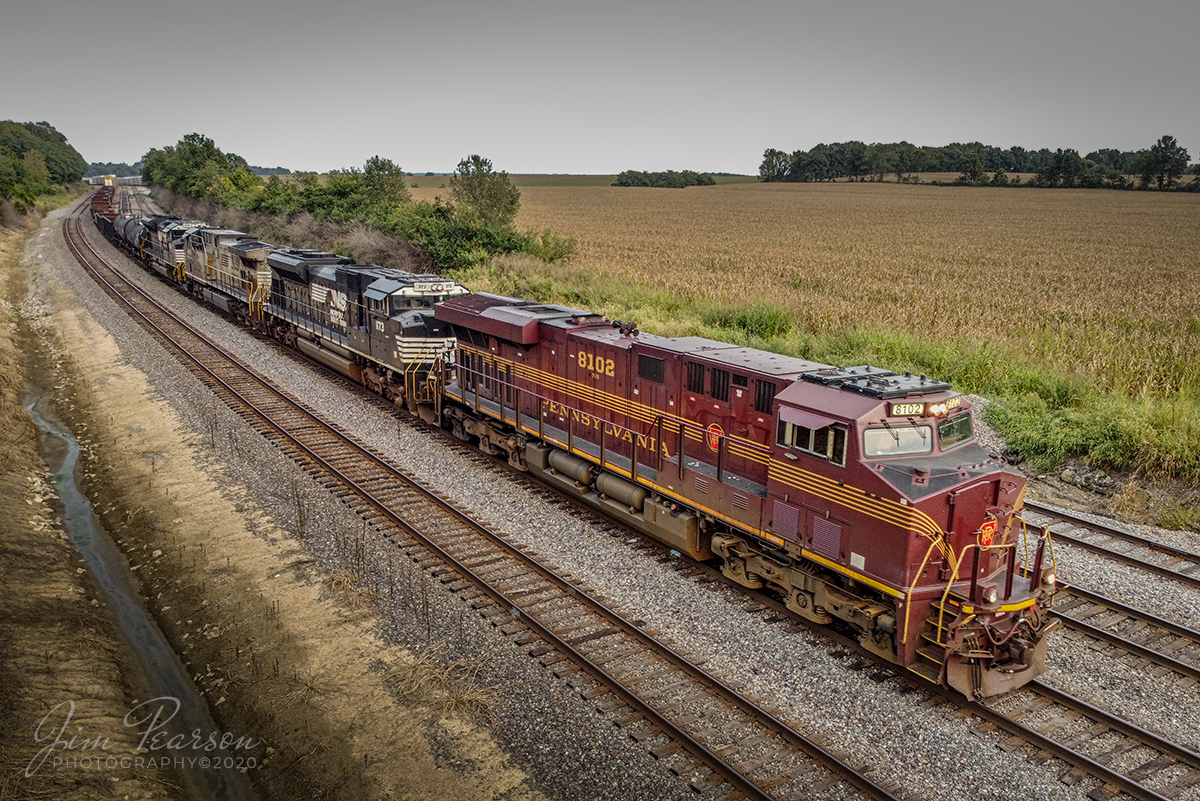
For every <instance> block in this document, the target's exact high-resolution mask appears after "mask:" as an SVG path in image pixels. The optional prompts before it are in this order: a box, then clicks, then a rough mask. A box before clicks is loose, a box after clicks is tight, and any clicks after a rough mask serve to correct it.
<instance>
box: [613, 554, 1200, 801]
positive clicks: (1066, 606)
mask: <svg viewBox="0 0 1200 801" xmlns="http://www.w3.org/2000/svg"><path fill="white" fill-rule="evenodd" d="M637 547H639V548H641V549H644V550H648V551H654V552H659V553H662V554H666V548H665V547H664V546H661V545H659V544H657V543H654V542H651V541H648V540H646V541H643V542H640V543H639V544H638V546H637ZM666 558H667V557H666V556H664V560H665V559H666ZM670 559H671V560H672V561H673V562H674V563H675V564H677V565H678V566H679V567H678V568H677V569H678V570H679V571H680V572H686V573H688V574H691V575H694V576H696V577H699V578H700V580H703V581H711V582H721V583H723V584H724V585H726V586H728V587H729V588H730V589H731V590H733V591H735V592H741V593H745V594H746V595H747V596H748V597H749V598H750V599H751V600H750V601H749V602H748V603H747V606H746V611H747V612H748V613H750V614H753V615H755V616H768V619H770V618H786V619H788V620H791V621H794V622H796V623H797V625H804V626H808V624H807V623H805V622H803V621H802V620H799V619H798V618H796V617H795V616H794V615H792V614H791V613H790V612H789V611H788V610H787V608H786V607H785V606H784V605H783V604H781V603H779V602H777V601H775V600H774V599H772V598H769V597H766V596H762V595H760V594H756V593H753V592H752V591H748V590H745V588H743V587H742V586H741V585H739V584H737V583H735V582H733V581H730V580H729V579H728V578H726V577H725V576H724V575H723V574H722V573H721V572H720V571H719V570H716V569H714V568H712V567H711V566H709V565H705V564H703V563H697V562H692V561H690V560H687V559H686V557H684V558H683V559H682V560H681V559H679V558H677V557H670ZM1061 592H1062V594H1061V595H1056V596H1055V597H1056V601H1055V603H1056V605H1057V604H1059V603H1060V602H1061V603H1062V606H1063V610H1064V611H1063V617H1064V619H1068V615H1069V613H1070V612H1071V611H1072V610H1078V612H1077V614H1078V616H1079V617H1081V618H1084V619H1087V618H1091V617H1094V615H1093V614H1089V613H1090V612H1096V613H1097V614H1103V613H1102V612H1100V608H1101V607H1102V608H1103V609H1104V610H1107V615H1106V616H1107V617H1110V618H1111V617H1112V616H1113V615H1115V614H1123V615H1127V618H1126V619H1128V620H1130V621H1132V622H1131V623H1130V624H1129V626H1128V627H1126V630H1127V633H1132V632H1133V631H1135V630H1136V631H1141V632H1156V631H1157V632H1162V634H1161V636H1159V637H1149V635H1147V636H1148V638H1149V639H1148V640H1147V641H1148V642H1150V643H1151V644H1154V643H1160V644H1161V643H1167V642H1170V643H1177V642H1183V643H1185V646H1184V647H1183V648H1176V649H1172V648H1170V647H1169V646H1165V645H1160V648H1161V650H1163V651H1167V650H1176V651H1184V650H1187V649H1192V648H1195V645H1194V643H1196V642H1197V639H1196V638H1197V636H1198V635H1197V632H1194V631H1192V630H1190V629H1187V628H1186V627H1183V626H1179V625H1178V624H1174V623H1171V622H1170V621H1163V620H1160V619H1158V618H1155V617H1154V616H1152V615H1149V614H1147V613H1145V612H1141V611H1139V610H1136V609H1132V608H1131V607H1122V606H1121V605H1119V604H1116V602H1114V601H1111V599H1105V598H1103V597H1102V596H1098V595H1095V594H1094V593H1089V592H1087V591H1085V590H1081V589H1077V588H1074V587H1070V586H1065V587H1063V588H1062V589H1061ZM1110 622H1111V621H1110ZM1137 623H1141V624H1142V625H1141V626H1140V627H1138V628H1136V629H1135V628H1134V625H1135V624H1137ZM810 628H813V627H810ZM1092 629H1099V627H1097V626H1087V625H1086V624H1084V625H1083V626H1080V627H1079V630H1080V631H1084V632H1087V633H1088V634H1089V636H1098V638H1102V639H1105V640H1106V641H1107V642H1110V643H1111V644H1113V645H1114V646H1115V647H1117V648H1120V649H1121V650H1124V651H1127V652H1130V653H1135V654H1139V655H1142V654H1141V653H1140V652H1139V650H1138V646H1137V644H1136V643H1134V642H1132V641H1131V640H1129V639H1127V638H1126V637H1123V636H1121V635H1120V634H1116V633H1110V634H1109V635H1108V636H1103V635H1098V634H1097V635H1093V634H1092V632H1091V630H1092ZM814 630H816V631H819V632H820V633H821V634H822V635H823V636H825V637H826V638H827V639H829V640H830V641H831V642H833V643H836V644H837V646H839V648H840V651H841V654H840V655H841V656H842V657H844V658H845V659H846V662H847V665H846V666H847V669H851V670H868V671H873V672H872V678H873V679H875V680H877V681H886V680H890V679H896V680H897V681H899V682H902V683H903V684H904V686H905V687H906V688H907V689H915V690H916V691H918V692H921V693H923V694H927V695H928V696H930V698H931V703H942V704H945V705H947V706H949V707H953V708H955V709H957V710H958V712H959V714H961V715H964V716H968V717H972V718H974V719H976V720H977V726H976V731H977V732H979V733H980V734H991V733H997V732H999V733H1000V736H1002V737H1003V739H1002V740H1001V742H1000V747H1001V748H1003V749H1005V750H1009V751H1017V750H1019V749H1024V750H1025V751H1026V752H1027V753H1026V756H1027V757H1028V758H1029V759H1030V760H1031V761H1033V762H1038V763H1042V762H1046V761H1048V760H1049V759H1051V758H1057V759H1059V760H1061V761H1062V762H1065V763H1066V764H1067V765H1068V766H1069V768H1068V769H1067V770H1066V771H1064V772H1063V773H1062V774H1061V776H1060V780H1061V781H1063V782H1064V783H1068V784H1074V783H1077V782H1079V781H1081V780H1082V779H1083V778H1084V777H1085V776H1091V777H1093V778H1094V779H1096V780H1099V781H1100V782H1101V784H1102V787H1103V788H1104V789H1103V790H1102V791H1101V794H1100V795H1095V794H1093V796H1092V797H1094V798H1102V799H1109V798H1113V797H1117V796H1120V797H1127V798H1136V799H1141V801H1174V799H1182V798H1187V799H1194V798H1200V792H1196V791H1195V788H1200V754H1198V753H1196V752H1195V751H1193V750H1191V749H1189V748H1188V747H1186V746H1182V745H1180V744H1178V743H1174V742H1172V741H1170V740H1168V739H1166V738H1164V737H1162V736H1160V735H1157V734H1155V733H1154V732H1151V731H1148V730H1146V729H1144V728H1142V727H1140V726H1138V725H1136V724H1134V723H1131V722H1129V721H1126V720H1124V719H1122V718H1121V717H1119V716H1117V715H1114V714H1112V713H1110V712H1107V711H1105V710H1103V709H1100V708H1098V707H1095V706H1094V705H1092V704H1089V703H1087V702H1086V701H1084V700H1082V699H1079V698H1076V697H1074V696H1072V695H1070V694H1068V693H1065V692H1063V691H1061V690H1058V689H1056V688H1053V687H1050V686H1049V685H1046V684H1044V683H1042V682H1040V681H1034V682H1033V683H1031V684H1030V685H1028V686H1027V687H1024V688H1021V689H1019V690H1016V691H1014V692H1011V693H1007V694H1005V695H1002V696H997V697H994V698H989V699H984V700H983V701H969V700H967V699H966V698H964V697H962V696H961V695H958V694H956V693H953V692H951V691H947V690H945V689H944V688H940V687H936V686H935V685H932V684H930V683H929V682H928V681H926V680H924V679H923V678H921V677H918V676H917V675H916V674H910V673H909V672H907V671H905V670H903V669H902V668H899V667H897V666H896V665H893V664H891V663H886V662H883V661H882V660H880V659H879V658H878V657H876V656H875V655H873V654H870V653H869V652H867V651H865V650H864V649H862V648H860V647H859V646H858V644H857V642H855V641H854V640H853V639H851V638H849V637H846V636H845V635H843V634H840V633H839V632H837V631H835V630H832V629H830V628H828V627H818V628H814ZM1101 631H1102V630H1101ZM1142 647H1143V648H1146V650H1147V651H1148V653H1146V654H1145V658H1147V659H1149V660H1150V661H1153V662H1155V663H1157V664H1160V665H1163V666H1164V668H1165V669H1164V670H1163V671H1162V674H1161V675H1159V676H1158V679H1159V680H1160V682H1161V686H1162V688H1163V691H1164V692H1168V693H1169V692H1180V693H1192V692H1195V691H1196V686H1197V680H1196V678H1195V677H1194V676H1193V673H1194V672H1195V670H1196V669H1195V667H1194V666H1193V665H1190V664H1186V663H1182V662H1180V661H1179V660H1174V659H1171V658H1170V657H1166V656H1164V655H1163V654H1162V653H1158V652H1156V651H1154V650H1153V649H1150V648H1148V647H1147V646H1142ZM1187 652H1188V653H1194V652H1193V651H1191V650H1187ZM835 655H837V654H835ZM1170 672H1173V673H1176V674H1179V675H1177V676H1169V675H1167V674H1168V673H1170ZM1004 735H1007V736H1004Z"/></svg>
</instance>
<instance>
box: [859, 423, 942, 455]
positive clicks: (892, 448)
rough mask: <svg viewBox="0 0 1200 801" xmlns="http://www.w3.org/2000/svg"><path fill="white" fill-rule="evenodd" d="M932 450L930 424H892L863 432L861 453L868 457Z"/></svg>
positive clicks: (929, 451) (885, 424)
mask: <svg viewBox="0 0 1200 801" xmlns="http://www.w3.org/2000/svg"><path fill="white" fill-rule="evenodd" d="M932 452H933V428H932V427H931V426H908V425H905V426H893V425H888V424H887V423H884V427H883V428H868V429H867V430H866V431H865V432H863V454H864V455H865V456H866V458H868V459H878V458H883V457H888V456H905V455H908V454H913V453H932Z"/></svg>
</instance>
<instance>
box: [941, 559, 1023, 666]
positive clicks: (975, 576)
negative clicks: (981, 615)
mask: <svg viewBox="0 0 1200 801" xmlns="http://www.w3.org/2000/svg"><path fill="white" fill-rule="evenodd" d="M1016 547H1017V544H1016V543H1015V542H1009V543H998V544H993V545H982V544H980V543H978V542H969V543H967V544H966V545H964V546H963V549H962V550H961V551H960V552H959V554H958V561H957V563H955V564H954V566H953V567H954V569H953V571H952V572H951V573H950V580H949V581H947V582H946V589H945V590H943V591H942V599H941V601H939V602H938V630H939V631H940V630H942V629H945V628H946V627H945V626H944V625H942V624H943V622H944V621H945V619H946V600H947V599H948V598H949V597H950V591H951V590H952V589H953V588H954V583H955V582H956V581H958V574H959V570H960V569H961V568H962V563H963V557H965V556H966V555H967V551H969V550H974V551H975V559H974V562H973V567H972V569H971V590H970V595H969V599H970V601H971V603H978V601H976V599H975V592H976V588H977V586H978V581H979V555H980V554H981V553H982V552H983V551H1002V550H1007V549H1009V548H1012V549H1014V550H1015V549H1016ZM938 644H939V645H946V644H947V643H943V642H939V643H938Z"/></svg>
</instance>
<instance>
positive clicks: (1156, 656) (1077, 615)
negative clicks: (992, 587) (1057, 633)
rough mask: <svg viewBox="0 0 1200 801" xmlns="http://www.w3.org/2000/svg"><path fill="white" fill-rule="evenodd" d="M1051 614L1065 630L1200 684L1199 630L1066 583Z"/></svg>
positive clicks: (1053, 603)
mask: <svg viewBox="0 0 1200 801" xmlns="http://www.w3.org/2000/svg"><path fill="white" fill-rule="evenodd" d="M1050 614H1051V615H1053V616H1054V617H1058V618H1061V619H1062V621H1063V624H1064V626H1065V628H1066V630H1068V631H1075V632H1078V633H1079V634H1080V635H1082V636H1086V637H1090V638H1092V639H1094V640H1100V641H1102V642H1105V643H1108V644H1109V645H1112V646H1114V647H1116V648H1120V649H1122V650H1124V651H1127V652H1129V653H1132V654H1135V655H1136V656H1138V657H1140V658H1142V659H1145V660H1147V661H1149V662H1153V663H1154V664H1156V665H1159V666H1161V667H1162V668H1164V669H1166V670H1169V671H1172V672H1174V673H1178V674H1179V675H1181V676H1186V677H1188V678H1190V679H1192V680H1194V681H1196V682H1200V631H1196V630H1195V629H1192V628H1188V627H1187V626H1183V625H1180V624H1179V623H1176V622H1174V621H1172V620H1166V619H1164V618H1161V617H1158V616H1156V615H1152V614H1150V613H1149V612H1146V611H1145V610H1142V609H1137V608H1134V607H1132V606H1129V605H1127V604H1123V603H1121V602H1120V601H1117V600H1114V599H1112V598H1108V597H1105V596H1103V595H1100V594H1098V593H1094V592H1091V591H1089V590H1085V589H1081V588H1079V587H1075V586H1073V585H1071V584H1066V583H1065V582H1059V585H1058V590H1057V591H1056V592H1055V594H1054V600H1053V602H1052V605H1051V607H1050Z"/></svg>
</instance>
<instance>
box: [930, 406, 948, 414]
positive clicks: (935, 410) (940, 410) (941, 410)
mask: <svg viewBox="0 0 1200 801" xmlns="http://www.w3.org/2000/svg"><path fill="white" fill-rule="evenodd" d="M946 411H947V409H946V404H944V403H931V404H929V413H930V414H932V415H938V414H945V413H946Z"/></svg>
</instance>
